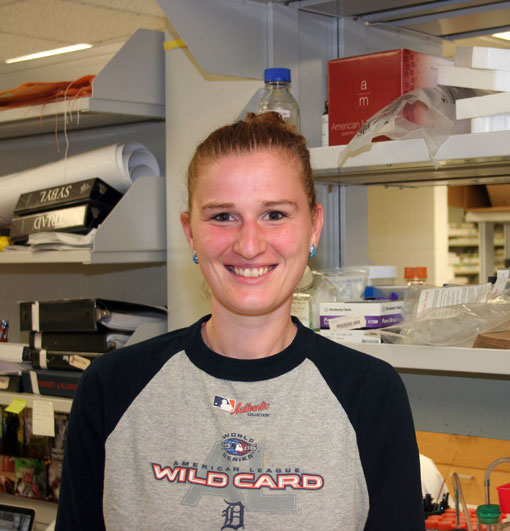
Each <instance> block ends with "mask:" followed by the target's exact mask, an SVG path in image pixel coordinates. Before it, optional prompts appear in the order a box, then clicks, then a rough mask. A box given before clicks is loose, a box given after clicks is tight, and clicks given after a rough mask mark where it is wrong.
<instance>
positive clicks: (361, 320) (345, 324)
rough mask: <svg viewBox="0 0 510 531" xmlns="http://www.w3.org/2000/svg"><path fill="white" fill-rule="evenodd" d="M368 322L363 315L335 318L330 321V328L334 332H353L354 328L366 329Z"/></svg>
mask: <svg viewBox="0 0 510 531" xmlns="http://www.w3.org/2000/svg"><path fill="white" fill-rule="evenodd" d="M366 326H367V321H366V319H365V316H363V315H347V316H346V317H334V318H333V319H329V328H330V330H333V331H335V332H336V331H338V330H351V329H353V328H365V327H366Z"/></svg>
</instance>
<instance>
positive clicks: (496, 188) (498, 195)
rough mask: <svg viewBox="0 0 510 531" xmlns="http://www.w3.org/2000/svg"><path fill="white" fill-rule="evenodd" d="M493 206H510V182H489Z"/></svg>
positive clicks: (489, 192)
mask: <svg viewBox="0 0 510 531" xmlns="http://www.w3.org/2000/svg"><path fill="white" fill-rule="evenodd" d="M486 187H487V192H488V194H489V199H490V203H491V206H493V207H499V206H510V184H487V185H486Z"/></svg>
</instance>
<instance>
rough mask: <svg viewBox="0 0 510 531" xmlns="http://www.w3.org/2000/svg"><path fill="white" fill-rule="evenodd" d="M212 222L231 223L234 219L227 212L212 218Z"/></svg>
mask: <svg viewBox="0 0 510 531" xmlns="http://www.w3.org/2000/svg"><path fill="white" fill-rule="evenodd" d="M212 219H213V220H214V221H232V220H233V219H234V218H233V217H232V215H231V214H229V213H228V212H221V213H220V214H216V215H215V216H213V218H212Z"/></svg>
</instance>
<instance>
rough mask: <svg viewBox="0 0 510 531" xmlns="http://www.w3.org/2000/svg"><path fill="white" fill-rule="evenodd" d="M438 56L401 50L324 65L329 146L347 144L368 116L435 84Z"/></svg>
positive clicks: (439, 58) (440, 59) (445, 60)
mask: <svg viewBox="0 0 510 531" xmlns="http://www.w3.org/2000/svg"><path fill="white" fill-rule="evenodd" d="M440 64H451V61H449V60H447V59H444V58H442V57H436V56H433V55H428V54H423V53H419V52H414V51H411V50H407V49H405V48H401V49H397V50H389V51H385V52H378V53H372V54H365V55H358V56H354V57H344V58H341V59H334V60H331V61H329V62H328V91H329V100H328V105H329V145H330V146H334V145H343V144H348V143H349V141H350V140H351V139H352V138H353V137H354V136H355V134H356V131H357V130H358V129H359V128H360V127H361V126H362V125H363V123H364V122H366V121H367V120H368V119H369V118H370V117H371V116H372V115H374V114H375V113H376V112H377V111H379V110H381V109H382V108H383V107H385V106H386V105H388V104H389V103H391V102H392V101H393V100H395V99H396V98H398V97H399V96H402V94H405V93H407V92H410V91H412V90H414V89H416V88H420V87H431V86H435V85H437V73H438V69H439V65H440Z"/></svg>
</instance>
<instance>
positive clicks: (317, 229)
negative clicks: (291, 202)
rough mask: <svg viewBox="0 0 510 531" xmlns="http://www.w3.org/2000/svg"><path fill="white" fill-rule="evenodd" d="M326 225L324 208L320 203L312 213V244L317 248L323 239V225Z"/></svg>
mask: <svg viewBox="0 0 510 531" xmlns="http://www.w3.org/2000/svg"><path fill="white" fill-rule="evenodd" d="M323 224H324V208H322V205H321V204H320V203H317V204H316V205H315V206H314V208H313V212H312V242H311V243H313V244H314V245H315V247H318V246H319V240H320V238H321V232H322V225H323Z"/></svg>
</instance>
